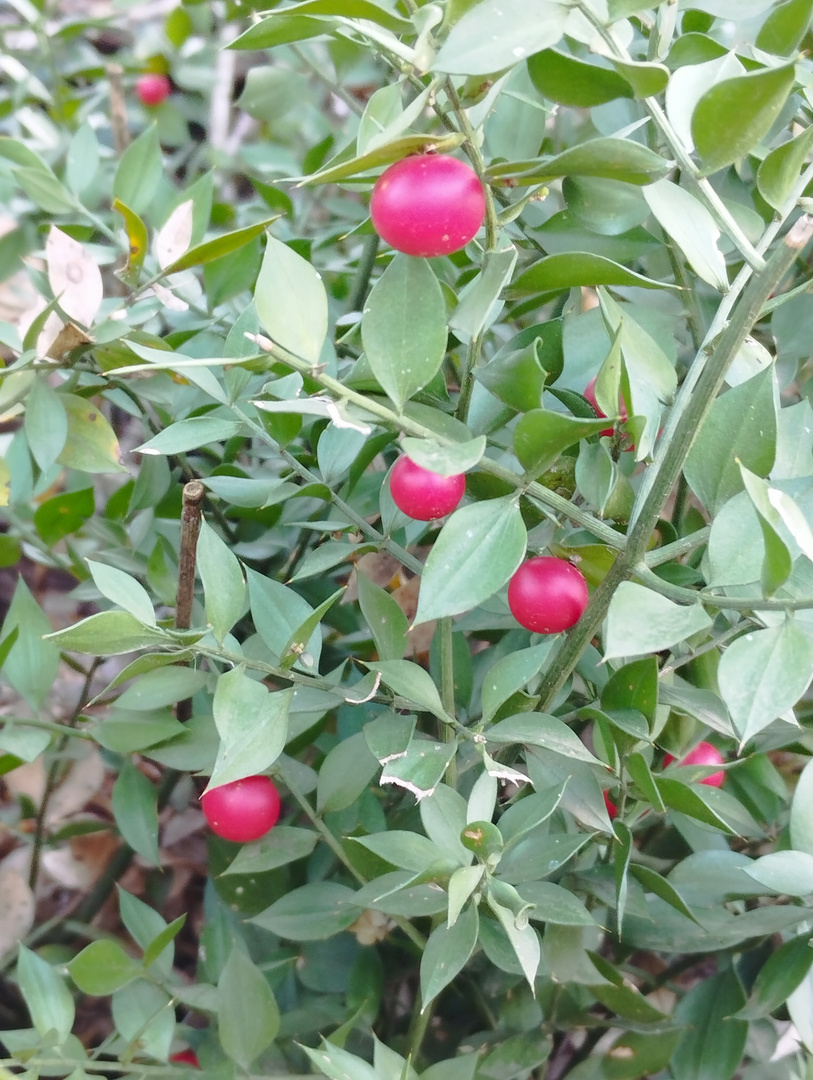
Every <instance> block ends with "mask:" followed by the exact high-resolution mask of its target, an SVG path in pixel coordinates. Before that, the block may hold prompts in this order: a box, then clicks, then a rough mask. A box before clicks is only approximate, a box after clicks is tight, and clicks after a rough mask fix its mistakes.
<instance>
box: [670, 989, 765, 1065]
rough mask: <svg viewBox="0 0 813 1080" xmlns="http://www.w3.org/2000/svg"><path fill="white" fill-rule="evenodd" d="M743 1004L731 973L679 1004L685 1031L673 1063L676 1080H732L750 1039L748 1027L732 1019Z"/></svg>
mask: <svg viewBox="0 0 813 1080" xmlns="http://www.w3.org/2000/svg"><path fill="white" fill-rule="evenodd" d="M744 1003H745V992H744V991H743V989H742V986H741V985H740V983H739V980H738V979H737V976H736V974H735V972H734V971H733V970H732V969H729V970H728V971H723V972H721V973H720V974H719V975H713V976H712V977H711V978H708V979H705V980H703V981H702V982H700V983H698V984H697V985H696V986H694V987H692V989H691V990H690V991H689V992H688V993H687V994H686V996H685V997H684V998H682V999H681V1000H680V1001H679V1002H678V1004H677V1008H676V1009H675V1020H676V1022H677V1023H678V1024H679V1025H680V1027H681V1028H682V1031H681V1035H680V1038H679V1039H678V1044H677V1046H676V1047H675V1052H674V1054H673V1055H672V1060H671V1062H670V1068H671V1071H672V1075H673V1076H674V1078H675V1080H731V1077H732V1076H733V1075H734V1073H735V1072H736V1071H737V1068H738V1066H739V1064H740V1059H741V1057H742V1054H743V1050H744V1049H745V1040H746V1038H747V1036H748V1024H746V1023H745V1022H744V1021H742V1020H733V1019H731V1017H732V1016H733V1015H734V1013H736V1012H737V1010H738V1009H740V1008H741V1007H742V1006H743V1004H744Z"/></svg>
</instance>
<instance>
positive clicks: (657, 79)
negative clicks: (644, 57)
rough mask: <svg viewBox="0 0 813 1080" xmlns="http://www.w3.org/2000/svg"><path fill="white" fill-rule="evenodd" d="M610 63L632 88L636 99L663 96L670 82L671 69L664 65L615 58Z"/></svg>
mask: <svg viewBox="0 0 813 1080" xmlns="http://www.w3.org/2000/svg"><path fill="white" fill-rule="evenodd" d="M610 63H611V64H612V65H613V67H614V68H615V70H616V71H617V72H618V74H619V75H623V77H624V78H625V79H626V80H627V82H628V83H629V84H630V85H631V86H632V89H633V91H634V92H635V97H636V98H647V97H655V96H656V95H657V94H662V93H663V91H664V90H665V89H666V87H667V84H668V82H669V68H668V67H665V66H664V65H663V64H655V63H649V62H644V61H640V62H636V63H633V62H631V61H628V60H616V59H615V58H612V59H611V61H610Z"/></svg>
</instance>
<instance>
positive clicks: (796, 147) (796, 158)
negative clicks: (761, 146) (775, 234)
mask: <svg viewBox="0 0 813 1080" xmlns="http://www.w3.org/2000/svg"><path fill="white" fill-rule="evenodd" d="M802 2H803V3H805V4H806V5H807V6H808V7H810V6H811V3H810V0H802ZM811 146H813V126H811V127H808V128H805V130H804V131H803V132H802V133H801V135H797V136H796V138H795V139H790V140H789V141H788V142H786V143H782V145H781V146H777V147H774V149H773V150H771V151H769V153H767V154H766V155H765V157H764V158H763V159H762V161H761V162H760V164H759V169H758V170H757V187H758V188H759V193H760V195H761V196H762V198H763V199H764V200H765V201H766V202H767V203H769V204H770V205H771V206H772V207H773V208H774V210H779V211H781V210H782V207H783V206H784V205H785V203H786V202H787V201H788V199H789V198H790V196H791V194H792V192H793V188H794V186H795V185H796V183H797V181H798V179H799V173H800V172H801V171H802V166H803V165H804V164H805V162H806V161H807V155H808V154H809V153H810V148H811Z"/></svg>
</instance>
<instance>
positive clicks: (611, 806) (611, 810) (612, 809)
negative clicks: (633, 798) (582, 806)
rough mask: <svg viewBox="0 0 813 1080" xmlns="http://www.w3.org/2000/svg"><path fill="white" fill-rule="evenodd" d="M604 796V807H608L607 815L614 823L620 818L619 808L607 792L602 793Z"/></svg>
mask: <svg viewBox="0 0 813 1080" xmlns="http://www.w3.org/2000/svg"><path fill="white" fill-rule="evenodd" d="M602 794H603V795H604V805H605V806H606V807H607V813H608V815H609V817H610V821H613V820H614V819H615V818H616V817H617V816H618V807H617V806H616V805H615V803H614V802H613V800H612V799H611V798H610V796H609V795H608V794H607V792H606V791H604V792H602Z"/></svg>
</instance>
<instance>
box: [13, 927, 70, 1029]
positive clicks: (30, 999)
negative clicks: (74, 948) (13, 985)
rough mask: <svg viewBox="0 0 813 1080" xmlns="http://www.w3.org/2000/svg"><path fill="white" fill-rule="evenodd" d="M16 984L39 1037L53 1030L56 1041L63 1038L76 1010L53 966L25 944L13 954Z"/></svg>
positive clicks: (68, 992)
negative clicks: (16, 953) (14, 957)
mask: <svg viewBox="0 0 813 1080" xmlns="http://www.w3.org/2000/svg"><path fill="white" fill-rule="evenodd" d="M17 984H18V985H19V987H20V993H21V994H22V995H23V1000H24V1001H25V1003H26V1005H27V1007H28V1012H29V1014H30V1016H31V1022H32V1024H33V1025H34V1027H35V1028H36V1030H37V1034H38V1035H39V1036H40V1038H41V1039H45V1037H46V1036H47V1035H48V1034H49V1033H53V1032H55V1033H56V1036H57V1040H58V1041H59V1042H63V1041H64V1040H65V1039H67V1037H68V1035H70V1033H71V1030H72V1028H73V1021H74V1016H75V1012H76V1010H75V1008H74V1004H73V996H72V994H71V993H70V991H69V990H68V988H67V986H66V985H65V982H64V980H63V979H62V977H61V976H60V975H58V974H57V972H56V970H55V969H54V968H53V967H51V965H50V964H49V963H48V962H47V961H46V960H43V959H42V957H41V956H37V954H36V953H35V952H32V951H31V950H30V949H27V948H26V947H25V945H20V951H19V954H18V958H17Z"/></svg>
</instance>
